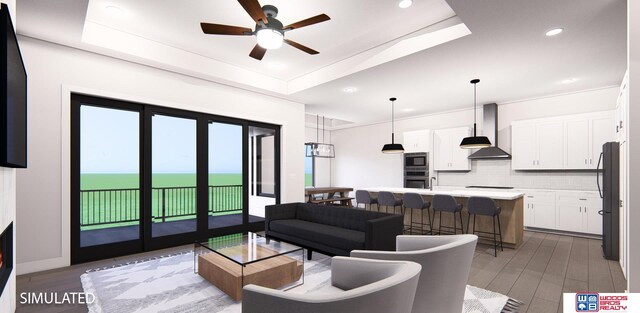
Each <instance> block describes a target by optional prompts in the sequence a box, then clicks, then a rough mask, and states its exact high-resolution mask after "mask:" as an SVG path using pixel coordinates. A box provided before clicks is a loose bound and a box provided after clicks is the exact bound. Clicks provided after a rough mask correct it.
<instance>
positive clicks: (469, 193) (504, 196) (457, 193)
mask: <svg viewBox="0 0 640 313" xmlns="http://www.w3.org/2000/svg"><path fill="white" fill-rule="evenodd" d="M457 188H458V189H455V188H451V187H444V188H442V187H440V188H438V187H435V188H434V190H429V189H417V188H397V187H368V188H360V189H362V190H367V191H369V192H380V191H389V192H393V193H408V192H414V193H417V194H421V195H426V196H433V195H435V194H444V195H450V196H454V197H462V198H468V197H473V196H479V197H489V198H491V199H495V200H515V199H518V198H520V197H522V196H524V193H523V192H520V191H513V190H504V189H484V190H479V189H472V188H470V189H465V188H464V187H457Z"/></svg>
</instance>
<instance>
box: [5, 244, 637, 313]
mask: <svg viewBox="0 0 640 313" xmlns="http://www.w3.org/2000/svg"><path fill="white" fill-rule="evenodd" d="M524 239H525V242H524V244H523V245H522V247H520V249H518V250H511V249H505V250H504V251H502V252H500V251H499V252H498V257H497V258H496V257H494V256H493V248H489V247H488V246H486V245H479V246H478V248H477V249H476V253H475V256H474V260H473V265H472V268H471V274H470V275H469V284H470V285H474V286H478V287H481V288H485V289H489V290H493V291H496V292H500V293H503V294H506V295H508V296H510V297H512V298H515V299H518V300H520V301H522V302H524V303H525V304H524V306H523V307H522V308H521V310H520V312H530V313H533V312H545V313H548V312H562V308H561V301H562V300H561V299H562V293H563V292H580V291H594V292H624V290H625V288H626V282H625V280H624V277H623V275H622V271H621V270H620V266H619V265H618V263H617V262H614V261H607V260H605V259H604V258H603V257H602V256H601V251H602V249H601V248H600V241H599V240H594V239H587V238H578V237H569V236H560V235H553V234H545V233H533V232H525V238H524ZM189 249H192V246H191V245H187V246H181V247H176V248H171V249H165V250H159V251H154V252H147V253H142V254H136V255H131V256H127V257H120V258H114V259H109V260H103V261H97V262H91V263H85V264H81V265H74V266H71V267H67V268H62V269H56V270H51V271H45V272H40V273H34V274H27V275H21V276H18V278H17V292H18V299H17V303H18V304H17V305H18V309H17V312H25V313H27V312H51V313H62V312H65V313H67V312H68V313H71V312H86V311H87V308H86V306H83V305H21V304H20V303H19V302H20V293H21V292H49V293H50V292H56V293H58V294H59V297H61V296H62V293H64V292H80V291H82V285H81V283H80V275H81V274H82V273H84V271H86V270H87V269H94V268H99V267H103V266H110V265H114V264H120V263H125V262H129V261H135V260H140V259H145V258H151V257H156V256H161V255H166V254H169V253H173V252H179V251H185V250H189Z"/></svg>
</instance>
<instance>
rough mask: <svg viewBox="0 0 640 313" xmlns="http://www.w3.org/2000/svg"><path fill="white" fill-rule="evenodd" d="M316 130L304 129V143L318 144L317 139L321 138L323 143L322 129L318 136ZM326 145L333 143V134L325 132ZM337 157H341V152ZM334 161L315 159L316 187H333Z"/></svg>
mask: <svg viewBox="0 0 640 313" xmlns="http://www.w3.org/2000/svg"><path fill="white" fill-rule="evenodd" d="M316 133H318V132H317V130H316V128H311V127H305V129H304V139H305V141H304V142H316V141H318V140H317V138H320V141H323V138H322V127H321V128H320V132H319V135H316ZM324 143H331V132H330V131H328V130H327V131H325V138H324ZM300 150H301V152H300V153H301V154H302V155H304V154H303V153H304V151H303V150H302V149H300ZM336 155H339V152H336ZM332 160H333V159H329V158H315V160H314V162H315V177H314V179H315V187H329V186H331V162H332Z"/></svg>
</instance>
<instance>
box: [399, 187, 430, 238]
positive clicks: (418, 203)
mask: <svg viewBox="0 0 640 313" xmlns="http://www.w3.org/2000/svg"><path fill="white" fill-rule="evenodd" d="M402 202H403V204H402V205H404V208H405V210H406V209H409V234H413V229H414V226H415V228H417V226H420V235H424V234H425V232H424V225H425V222H424V210H427V215H428V217H429V234H431V233H432V231H433V227H432V226H431V211H430V210H429V207H430V206H431V202H429V201H424V199H422V196H421V195H419V194H417V193H413V192H407V193H405V194H404V196H403V197H402ZM413 209H418V210H420V222H415V223H414V222H413Z"/></svg>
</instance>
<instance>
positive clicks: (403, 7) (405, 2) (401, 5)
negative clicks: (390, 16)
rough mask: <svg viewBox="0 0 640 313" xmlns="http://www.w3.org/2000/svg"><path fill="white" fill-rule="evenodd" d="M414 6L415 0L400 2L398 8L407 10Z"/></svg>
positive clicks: (402, 0)
mask: <svg viewBox="0 0 640 313" xmlns="http://www.w3.org/2000/svg"><path fill="white" fill-rule="evenodd" d="M412 4H413V0H401V1H400V2H398V6H399V7H400V8H402V9H406V8H408V7H410V6H411V5H412Z"/></svg>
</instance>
